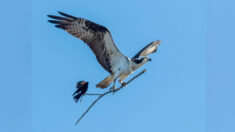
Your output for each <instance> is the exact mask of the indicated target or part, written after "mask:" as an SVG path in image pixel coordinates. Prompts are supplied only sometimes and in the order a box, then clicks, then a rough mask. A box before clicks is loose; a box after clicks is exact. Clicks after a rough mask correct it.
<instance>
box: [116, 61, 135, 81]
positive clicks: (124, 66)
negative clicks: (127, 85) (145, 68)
mask: <svg viewBox="0 0 235 132" xmlns="http://www.w3.org/2000/svg"><path fill="white" fill-rule="evenodd" d="M115 62H117V63H116V65H114V66H113V67H112V71H115V73H114V79H117V78H119V77H121V78H122V77H124V76H128V75H130V74H131V73H132V72H133V71H132V69H131V61H130V59H129V58H124V59H120V60H117V61H115Z"/></svg>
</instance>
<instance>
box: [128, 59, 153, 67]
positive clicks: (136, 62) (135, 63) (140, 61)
mask: <svg viewBox="0 0 235 132" xmlns="http://www.w3.org/2000/svg"><path fill="white" fill-rule="evenodd" d="M149 61H152V60H151V58H149V57H147V56H144V57H139V58H134V59H132V62H133V64H132V69H133V70H136V69H137V68H139V67H141V66H142V65H144V64H145V63H147V62H149Z"/></svg>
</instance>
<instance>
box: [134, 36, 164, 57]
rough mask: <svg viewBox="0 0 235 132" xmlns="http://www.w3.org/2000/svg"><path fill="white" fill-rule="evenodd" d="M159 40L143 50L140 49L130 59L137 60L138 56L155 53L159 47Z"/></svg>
mask: <svg viewBox="0 0 235 132" xmlns="http://www.w3.org/2000/svg"><path fill="white" fill-rule="evenodd" d="M160 43H161V40H157V41H154V42H151V43H150V44H148V45H146V46H145V47H144V48H143V49H141V50H140V51H139V52H138V53H137V54H136V55H135V56H134V57H133V58H132V59H135V58H139V57H140V56H147V55H149V54H151V53H154V52H156V51H157V47H158V45H160Z"/></svg>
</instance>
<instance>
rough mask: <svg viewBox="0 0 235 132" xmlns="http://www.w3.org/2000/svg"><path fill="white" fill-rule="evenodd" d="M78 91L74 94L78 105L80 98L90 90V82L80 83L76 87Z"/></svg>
mask: <svg viewBox="0 0 235 132" xmlns="http://www.w3.org/2000/svg"><path fill="white" fill-rule="evenodd" d="M76 88H77V90H76V91H75V92H74V93H73V99H74V101H75V102H76V103H77V102H78V100H79V99H80V97H81V96H82V95H83V94H85V93H86V91H87V90H88V82H85V81H79V82H78V83H77V86H76Z"/></svg>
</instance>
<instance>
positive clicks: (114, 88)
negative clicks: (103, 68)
mask: <svg viewBox="0 0 235 132" xmlns="http://www.w3.org/2000/svg"><path fill="white" fill-rule="evenodd" d="M110 91H111V92H113V94H114V93H115V92H116V87H115V86H112V87H111V88H110Z"/></svg>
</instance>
